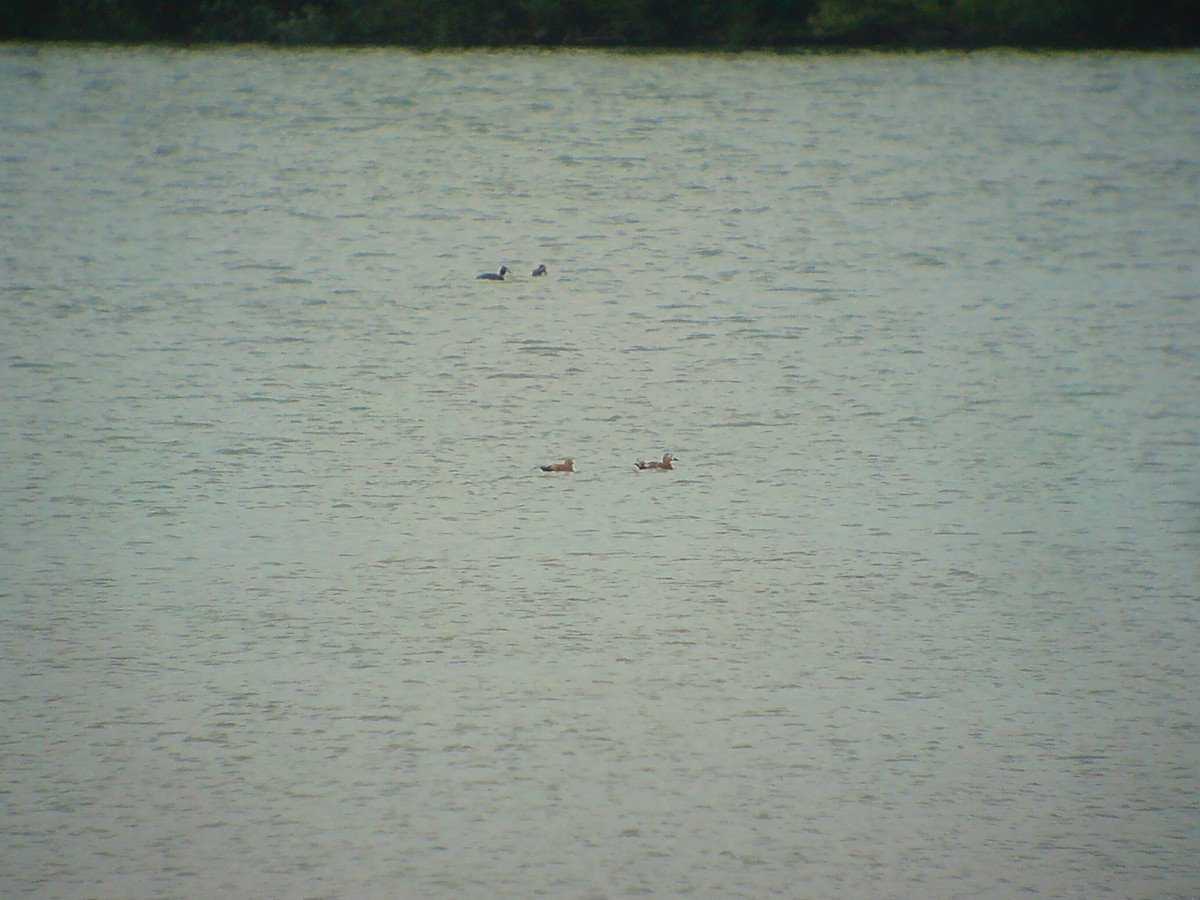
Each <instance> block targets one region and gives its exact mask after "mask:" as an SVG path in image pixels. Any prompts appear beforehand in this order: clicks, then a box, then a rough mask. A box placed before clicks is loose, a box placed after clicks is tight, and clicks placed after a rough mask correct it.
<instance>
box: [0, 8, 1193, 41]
mask: <svg viewBox="0 0 1200 900" xmlns="http://www.w3.org/2000/svg"><path fill="white" fill-rule="evenodd" d="M1198 37H1200V0H1154V2H1150V3H1147V2H1145V0H0V39H4V40H14V39H25V40H66V41H117V42H140V41H168V42H176V43H198V42H247V41H252V42H263V43H272V44H288V45H303V44H329V45H334V44H336V45H396V46H409V47H425V48H434V47H509V46H547V47H554V46H601V47H646V48H652V47H663V48H669V47H679V48H683V47H689V48H692V47H694V48H714V49H746V48H756V47H761V48H766V47H778V48H786V47H811V46H832V47H837V46H845V47H962V48H969V47H987V46H1015V47H1061V48H1100V47H1107V48H1172V47H1196V46H1198V45H1200V41H1198V40H1197V39H1198Z"/></svg>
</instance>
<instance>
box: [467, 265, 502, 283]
mask: <svg viewBox="0 0 1200 900" xmlns="http://www.w3.org/2000/svg"><path fill="white" fill-rule="evenodd" d="M507 274H508V266H501V267H500V271H499V272H484V273H483V274H481V275H476V276H475V280H476V281H478V280H479V279H481V278H482V279H483V280H484V281H503V280H504V276H505V275H507Z"/></svg>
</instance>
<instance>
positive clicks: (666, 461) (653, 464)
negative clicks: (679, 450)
mask: <svg viewBox="0 0 1200 900" xmlns="http://www.w3.org/2000/svg"><path fill="white" fill-rule="evenodd" d="M674 461H675V457H674V456H672V455H671V454H670V453H664V454H663V458H662V461H661V462H660V461H659V460H657V459H652V460H650V462H643V461H642V460H640V459H639V460H638V461H637V462H636V463H634V465H635V466H637V467H638V468H639V469H673V468H675V467H674V466H672V465H671V463H672V462H674Z"/></svg>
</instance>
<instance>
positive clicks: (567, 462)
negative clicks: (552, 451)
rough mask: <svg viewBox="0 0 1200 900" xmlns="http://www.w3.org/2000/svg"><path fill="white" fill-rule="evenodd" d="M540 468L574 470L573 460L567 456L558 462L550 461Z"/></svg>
mask: <svg viewBox="0 0 1200 900" xmlns="http://www.w3.org/2000/svg"><path fill="white" fill-rule="evenodd" d="M540 468H541V470H542V471H543V472H574V471H575V460H573V459H571V457H569V456H568V457H567V458H566V459H564V460H563V461H562V462H560V463H551V464H550V465H548V466H541V467H540Z"/></svg>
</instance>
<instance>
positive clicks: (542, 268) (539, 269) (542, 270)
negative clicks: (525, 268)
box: [529, 263, 547, 278]
mask: <svg viewBox="0 0 1200 900" xmlns="http://www.w3.org/2000/svg"><path fill="white" fill-rule="evenodd" d="M546 271H547V269H546V264H545V263H542V264H541V265H540V266H538V267H537V268H536V269H534V270H533V271H532V272H530V273H529V274H531V275H532V276H533V277H534V278H537V277H538V276H539V275H545V274H546Z"/></svg>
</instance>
